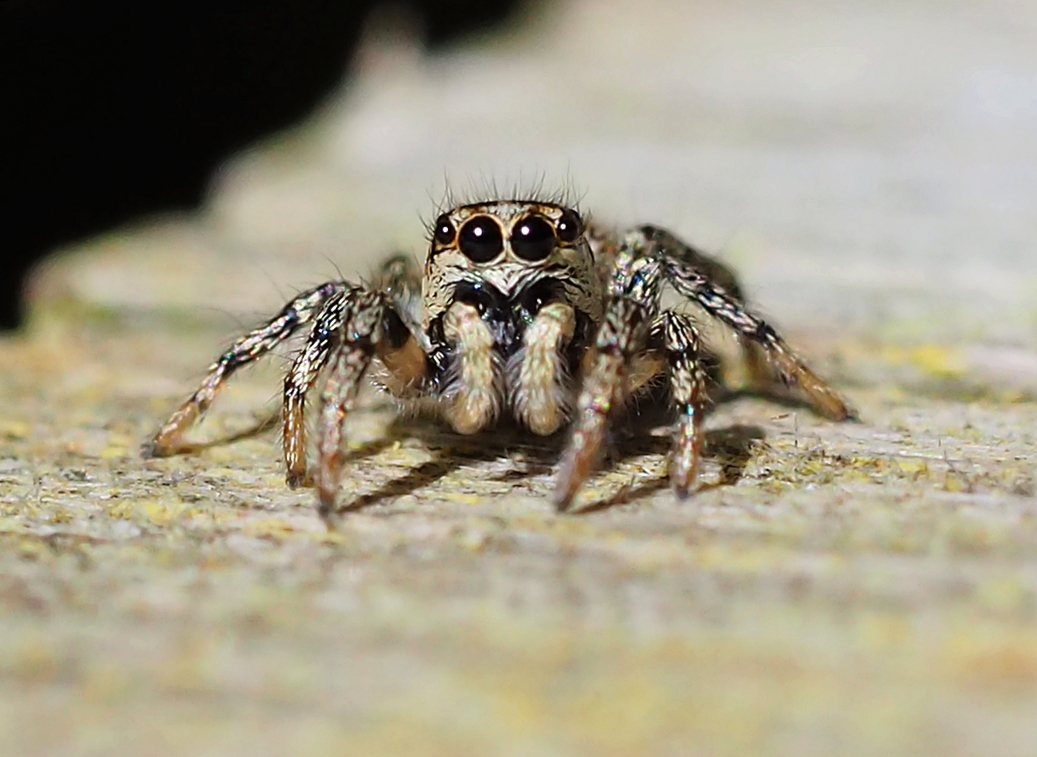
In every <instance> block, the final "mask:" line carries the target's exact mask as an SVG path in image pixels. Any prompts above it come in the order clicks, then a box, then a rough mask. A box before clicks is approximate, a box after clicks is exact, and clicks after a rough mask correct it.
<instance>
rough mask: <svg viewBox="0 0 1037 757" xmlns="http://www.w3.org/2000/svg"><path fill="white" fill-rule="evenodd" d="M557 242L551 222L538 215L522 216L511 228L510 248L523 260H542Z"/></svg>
mask: <svg viewBox="0 0 1037 757" xmlns="http://www.w3.org/2000/svg"><path fill="white" fill-rule="evenodd" d="M557 243H558V242H557V240H556V239H555V231H554V229H553V228H551V224H549V223H548V222H547V221H546V220H545V219H543V218H541V217H540V216H528V217H526V218H523V219H521V220H519V221H518V222H517V223H516V224H515V226H514V227H512V229H511V250H512V252H514V253H515V254H516V255H517V256H518V257H520V258H522V259H523V260H530V261H532V260H543V259H544V258H546V257H547V256H548V255H550V254H551V252H552V251H554V248H555V245H556V244H557Z"/></svg>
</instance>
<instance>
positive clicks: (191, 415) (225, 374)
mask: <svg viewBox="0 0 1037 757" xmlns="http://www.w3.org/2000/svg"><path fill="white" fill-rule="evenodd" d="M344 286H345V285H344V284H343V283H342V282H338V281H329V282H326V283H324V284H321V285H320V286H318V287H314V288H313V289H310V290H308V291H306V292H303V293H302V294H300V295H299V296H298V297H296V298H294V299H293V300H292V301H291V302H289V303H288V304H287V305H285V306H284V308H282V309H281V312H279V313H278V314H277V315H275V316H274V317H273V318H271V319H270V320H269V321H267V322H266V323H265V324H263V325H262V326H260V327H259V328H256V329H253V330H252V331H249V332H248V333H247V334H244V335H243V336H241V337H239V338H238V339H237V340H236V341H235V342H234V343H233V344H232V345H231V346H230V347H229V348H228V349H227V351H226V352H224V353H223V354H222V355H220V357H219V358H218V359H217V360H216V361H215V362H214V363H213V364H212V365H211V366H209V372H208V373H207V374H206V376H205V378H204V379H203V380H202V383H201V386H199V387H198V389H197V390H195V392H194V394H192V395H191V396H190V397H189V398H188V399H187V400H186V401H185V402H184V403H183V404H182V405H181V406H180V407H179V408H177V410H176V411H175V412H174V413H173V414H172V415H171V416H170V417H169V420H167V421H166V422H165V424H164V425H163V426H162V428H161V429H159V431H158V433H156V434H155V436H154V437H153V438H152V439H150V440H149V441H148V442H146V443H145V444H144V445H143V446H142V448H141V454H143V455H144V456H145V457H166V456H169V455H175V454H177V453H179V452H186V451H190V450H191V449H192V448H193V447H192V445H191V444H189V443H185V442H184V441H183V435H184V433H185V432H186V431H187V429H189V428H190V427H191V426H192V425H193V424H194V423H195V422H196V421H197V420H198V419H199V418H201V417H202V415H204V414H205V411H206V410H208V409H209V406H210V405H212V402H213V400H214V399H215V398H216V394H217V393H218V392H219V391H220V389H221V388H222V387H223V385H224V383H226V381H227V379H228V378H230V376H231V375H232V374H233V373H234V371H236V370H237V369H238V368H240V367H241V366H242V365H245V364H247V363H251V362H252V361H253V360H257V359H259V358H260V357H262V356H263V355H265V354H266V353H267V352H269V351H270V350H271V349H273V348H274V347H276V346H277V345H279V344H281V343H282V342H283V341H285V340H286V339H287V338H288V337H290V336H291V335H292V334H293V333H295V331H297V330H298V329H299V327H300V326H302V325H304V324H305V323H307V322H308V321H310V320H311V319H312V318H313V317H314V315H315V314H316V313H317V312H318V311H319V310H320V308H321V307H322V306H323V304H324V303H325V301H327V299H328V298H329V297H331V296H332V295H333V294H335V293H336V292H340V291H342V289H343V288H344Z"/></svg>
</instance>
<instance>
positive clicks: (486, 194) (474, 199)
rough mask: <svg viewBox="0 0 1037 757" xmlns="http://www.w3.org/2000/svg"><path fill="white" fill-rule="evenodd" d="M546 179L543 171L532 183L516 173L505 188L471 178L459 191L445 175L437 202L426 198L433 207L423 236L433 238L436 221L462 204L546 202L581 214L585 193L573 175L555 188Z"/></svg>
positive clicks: (426, 219)
mask: <svg viewBox="0 0 1037 757" xmlns="http://www.w3.org/2000/svg"><path fill="white" fill-rule="evenodd" d="M546 185H547V179H546V176H545V174H544V172H543V171H538V172H537V173H536V174H535V175H534V177H533V178H532V180H530V179H528V178H527V177H524V176H522V174H521V173H519V176H518V179H516V180H515V181H513V182H510V184H509V185H507V187H508V188H507V189H503V188H502V186H501V184H500V183H499V182H498V181H497V180H496V179H495V178H493V177H485V176H483V177H479V178H477V179H475V178H470V179H469V180H468V181H467V182H466V185H465V186H464V187H463V188H461V189H458V188H457V187H456V186H454V185H452V184H451V182H450V179H449V178H448V177H447V176H446V175H445V174H444V176H443V190H442V192H441V193H440V196H439V199H438V200H437V199H436V198H435V197H434V196H433V194H432V193H431V192H430V193H429V199H430V200H431V201H432V204H433V208H434V209H433V211H432V215H431V216H430V217H425V218H422V223H423V224H424V226H425V232H426V237H428V239H429V240H431V239H432V232H433V231H434V230H435V228H434V226H435V222H436V218H438V217H439V216H440V215H441V214H443V213H446V212H447V211H448V210H453V209H454V208H458V207H461V206H463V205H474V204H476V203H481V202H489V201H491V200H511V201H515V202H545V203H553V204H555V205H562V206H564V207H567V208H572V209H573V210H575V211H576V212H577V213H579V212H580V209H579V203H580V202H581V201H582V200H583V196H584V194H585V193H584V192H582V191H577V189H576V187H575V182H573V179H572V175H571V174H569V173H568V172H566V175H565V178H564V179H563V180H562V181H561V182H559V183H558V188H557V189H553V190H552V189H548V188H546Z"/></svg>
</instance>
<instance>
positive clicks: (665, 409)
mask: <svg viewBox="0 0 1037 757" xmlns="http://www.w3.org/2000/svg"><path fill="white" fill-rule="evenodd" d="M713 391H714V401H713V403H712V404H711V405H710V406H708V407H707V409H706V413H707V415H708V414H710V413H712V411H713V408H714V407H715V406H716V405H719V404H723V403H728V402H733V401H735V400H737V399H740V398H743V397H756V398H761V397H762V398H764V399H766V400H768V401H770V402H774V403H776V404H779V405H782V406H785V407H789V408H808V409H809V407H810V405H809V404H808V403H807V402H805V401H804V400H802V399H800V398H798V397H796V396H795V395H793V394H792V393H791V392H784V391H781V388H780V387H777V386H774V387H766V388H756V389H728V388H724V387H722V386H721V387H716V386H715V387H714V389H713ZM658 400H659V398H658V397H655V396H649V397H645V398H641V399H640V401H636V400H635V404H634V405H633V406H632V408H631V410H630V412H629V413H628V414H627V415H626V416H624V417H623V418H621V419H620V420H619V422H618V423H616V424H615V427H616V428H620V429H624V430H623V431H621V432H619V433H617V434H615V435H614V436H613V437H612V438H611V439H610V441H609V446H608V447H607V449H606V451H605V454H604V462H603V464H602V465H601V466H600V468H599V470H604V469H607V468H608V467H609V466H611V465H615V464H618V463H621V462H623V461H625V460H628V459H630V458H632V457H637V456H641V455H649V454H659V455H667V454H668V453H669V451H670V445H671V439H670V436H669V435H668V434H666V435H658V434H657V433H653V430H655V429H658V428H660V427H662V426H665V425H669V420H670V418H668V413H669V412H671V410H670V407H669V404H668V403H667V402H660V401H658ZM280 417H281V416H280V412H274V413H272V414H270V415H268V416H266V417H263V418H261V419H259V420H257V421H256V423H254V424H253V425H252V426H250V427H248V428H246V429H243V430H241V431H237V432H234V433H233V434H231V435H228V436H223V437H219V438H217V439H213V440H210V441H205V442H198V443H192V444H191V445H190V450H185V451H190V452H197V451H201V450H204V449H207V448H210V447H215V446H218V445H223V444H230V443H233V442H236V441H241V440H244V439H248V438H251V437H254V436H257V435H259V434H261V433H263V432H265V431H268V430H270V429H271V428H273V427H275V426H276V425H277V424H278V423H279V422H280ZM764 436H765V435H764V431H763V429H762V428H760V427H759V426H755V425H745V424H736V425H733V426H729V427H726V428H722V429H713V430H711V431H707V432H706V438H705V445H704V449H703V459H708V458H712V459H714V460H715V461H716V462H718V463H719V464H720V469H721V473H720V480H719V481H718V482H716V483H709V484H702V485H700V486H699V487H698V488H697V489H696V490H694V491H692V492H691V493H690V496H695V494H696V493H697V492H703V491H708V490H710V489H715V488H718V487H720V486H730V485H732V484H735V483H737V482H738V480H739V479H741V477H742V475H743V473H744V471H745V468H746V466H747V465H748V463H749V460H750V459H751V458H752V451H753V447H754V446H755V445H756V444H757V443H758V442H759V441H760V440H762V439H763V438H764ZM404 440H416V441H418V442H419V443H420V444H422V445H423V446H424V447H425V448H426V449H428V450H429V451H430V452H431V453H432V455H433V459H431V460H428V461H427V462H424V463H421V464H420V465H418V466H417V467H415V468H411V469H409V470H407V472H406V473H404V475H402V476H400V477H398V478H392V479H389V480H387V481H385V482H383V483H381V484H380V485H379V486H378V487H377V488H376V489H374V490H373V491H370V492H367V493H364V494H360V495H359V496H357V497H356V498H354V499H353V500H352V501H349V502H346V503H344V504H341V505H339V506H338V507H336V508H335V510H334V512H333V513H331V514H330V517H331V518H334V517H335V516H339V515H343V514H346V513H349V512H356V511H358V510H363V509H366V508H368V507H371V506H373V505H376V504H378V503H379V502H381V501H383V500H386V499H395V498H398V497H402V496H406V495H408V494H413V493H414V492H416V491H418V490H420V489H422V488H423V487H425V486H429V485H431V484H435V483H436V482H437V481H439V480H440V479H442V478H445V477H446V476H448V475H450V474H451V473H454V472H455V471H457V470H459V469H460V468H461V467H463V466H464V465H467V464H471V463H479V462H488V461H492V460H496V459H500V458H507V459H509V460H511V461H512V462H513V463H514V467H513V468H511V469H510V470H507V471H504V472H502V473H499V474H497V475H495V476H493V477H491V478H490V480H492V481H497V482H501V483H509V482H514V481H520V480H525V479H528V478H530V477H533V476H538V475H545V474H548V473H550V472H551V471H552V470H553V469H554V468H555V467H556V466H557V464H558V461H559V459H560V457H561V454H562V452H563V450H564V448H565V444H566V442H567V441H568V432H567V431H561V432H558V433H555V434H553V435H552V436H549V437H536V436H532V435H530V434H529V433H528V432H527V431H524V430H523V429H521V428H519V427H518V426H517V425H516V424H514V423H512V422H509V421H507V419H502V421H501V422H500V423H498V425H497V426H496V427H495V428H493V429H492V430H489V431H483V432H480V433H478V434H474V435H472V436H462V435H459V434H457V433H455V432H453V431H451V430H450V429H449V428H447V427H446V426H444V425H442V424H441V423H440V422H438V421H434V420H430V419H428V418H425V417H422V416H418V417H412V416H406V415H401V416H397V417H396V418H394V419H393V420H392V421H391V422H390V423H389V426H388V428H387V429H386V432H385V434H384V435H383V436H382V437H381V438H379V439H375V440H372V441H370V442H366V443H364V444H362V445H360V446H358V447H356V448H354V449H352V450H349V451H348V452H347V453H346V454H345V455H344V460H343V462H344V463H346V464H347V465H348V464H350V463H355V462H359V461H361V460H365V459H369V458H371V457H374V456H376V455H379V454H381V453H382V452H384V451H386V450H387V449H390V448H391V447H392V446H394V445H395V444H397V443H398V442H401V441H404ZM346 475H347V476H348V473H347V474H346ZM668 486H669V480H668V478H667V477H666V476H660V477H657V478H655V479H652V480H649V481H644V482H643V483H640V484H637V485H629V486H623V487H621V488H620V489H619V491H617V492H615V493H614V494H611V495H609V496H606V497H604V498H602V499H598V500H596V501H591V502H587V503H585V504H583V505H582V506H578V507H576V508H574V509H573V510H572V511H571V512H572V513H573V514H579V515H586V514H590V513H595V512H599V511H601V510H606V509H609V508H612V507H618V506H620V505H625V504H629V503H632V502H636V501H637V500H640V499H643V498H645V497H648V496H650V495H652V494H654V493H656V492H658V491H661V490H663V489H666V488H667V487H668Z"/></svg>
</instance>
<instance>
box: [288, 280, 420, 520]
mask: <svg viewBox="0 0 1037 757" xmlns="http://www.w3.org/2000/svg"><path fill="white" fill-rule="evenodd" d="M374 357H377V358H378V359H379V361H380V362H381V363H382V364H383V365H384V366H385V369H386V370H385V376H384V378H385V384H386V386H387V388H388V389H389V390H390V391H392V392H393V393H394V394H404V393H406V392H407V391H408V390H409V389H411V388H413V387H414V386H415V385H417V384H418V383H419V382H420V380H421V379H422V378H423V377H424V375H425V368H426V363H425V353H424V352H423V351H422V349H421V347H420V345H418V343H417V340H416V339H415V338H414V336H413V334H411V332H410V331H409V330H408V329H407V327H406V325H405V324H404V323H403V321H402V319H401V317H400V314H399V312H397V309H396V305H395V303H393V302H391V301H390V300H389V298H388V297H387V295H386V294H385V293H384V292H379V291H371V290H367V289H363V288H360V287H350V288H348V289H345V290H343V291H342V292H340V293H338V294H337V295H336V296H333V297H331V298H330V299H329V300H328V301H327V303H326V304H325V306H324V309H323V310H322V311H321V313H320V315H319V316H318V317H317V318H316V319H315V321H314V324H313V328H312V329H311V331H310V335H309V337H308V339H307V342H306V345H305V346H304V347H303V349H302V351H301V352H300V353H299V354H298V356H297V357H296V359H295V362H294V363H293V365H292V368H291V370H290V371H289V373H288V375H287V376H286V377H285V382H284V411H283V414H282V415H283V424H284V426H283V439H284V456H285V471H286V476H285V477H286V481H287V483H288V485H289V486H290V487H292V488H295V487H298V486H300V485H303V484H305V483H307V482H308V470H307V464H306V425H305V417H306V412H305V403H306V397H307V395H308V394H309V393H310V391H311V390H312V389H313V386H314V385H315V384H316V383H317V381H318V379H319V377H320V375H321V373H322V372H323V370H324V368H325V367H326V366H327V365H328V363H329V362H330V361H331V360H332V358H334V364H333V367H332V370H331V373H330V375H329V376H328V378H327V381H326V383H325V385H324V389H323V391H322V392H321V402H320V407H321V411H320V418H319V421H318V424H319V425H318V434H319V439H318V452H319V464H318V468H317V488H318V493H319V497H320V503H321V512H322V514H327V513H328V512H330V511H331V508H332V507H333V505H334V501H335V493H336V492H337V490H338V482H339V478H340V474H341V467H342V454H341V446H342V443H343V425H344V422H345V417H346V415H347V413H348V412H349V411H350V410H351V409H352V408H353V405H354V404H355V401H356V396H357V393H358V391H359V387H360V381H361V379H362V378H363V376H364V374H365V372H366V371H367V369H368V367H369V365H370V363H371V359H372V358H374Z"/></svg>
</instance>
